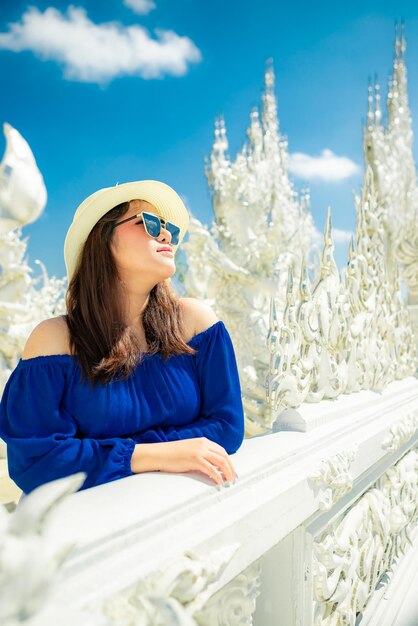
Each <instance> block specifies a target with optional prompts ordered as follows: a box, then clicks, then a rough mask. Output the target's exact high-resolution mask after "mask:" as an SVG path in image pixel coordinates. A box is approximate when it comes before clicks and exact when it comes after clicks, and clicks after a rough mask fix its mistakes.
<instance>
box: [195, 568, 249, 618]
mask: <svg viewBox="0 0 418 626" xmlns="http://www.w3.org/2000/svg"><path fill="white" fill-rule="evenodd" d="M260 577H261V563H260V560H257V561H254V562H253V563H251V564H250V565H249V566H248V567H247V568H246V569H245V570H244V571H243V572H241V573H240V574H238V576H236V577H235V578H234V579H233V580H231V582H229V583H228V584H227V585H225V586H224V587H222V589H220V590H219V591H218V592H217V593H215V594H214V595H213V596H212V597H211V598H210V600H209V601H208V602H207V603H206V604H205V606H204V607H203V609H202V610H201V611H199V612H197V613H195V614H194V617H195V620H196V622H197V624H198V625H199V626H253V623H254V621H253V617H254V612H255V609H256V601H257V597H258V595H259V594H260Z"/></svg>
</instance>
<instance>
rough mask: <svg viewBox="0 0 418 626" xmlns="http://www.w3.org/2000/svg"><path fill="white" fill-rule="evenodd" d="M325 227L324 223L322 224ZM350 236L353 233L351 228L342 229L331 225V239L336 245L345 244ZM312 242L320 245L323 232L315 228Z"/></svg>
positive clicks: (322, 240) (322, 241) (322, 239)
mask: <svg viewBox="0 0 418 626" xmlns="http://www.w3.org/2000/svg"><path fill="white" fill-rule="evenodd" d="M331 220H332V217H331ZM324 228H325V225H324ZM351 236H354V233H353V232H352V231H351V230H342V229H341V228H334V227H332V239H333V242H334V244H335V245H336V246H338V245H340V244H341V245H346V244H348V243H349V242H350V239H351ZM312 240H313V243H314V244H315V245H318V246H320V247H322V245H323V243H324V233H323V232H321V231H319V230H316V229H315V232H314V235H313V238H312Z"/></svg>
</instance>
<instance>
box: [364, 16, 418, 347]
mask: <svg viewBox="0 0 418 626" xmlns="http://www.w3.org/2000/svg"><path fill="white" fill-rule="evenodd" d="M405 50H406V42H405V35H404V28H403V25H401V27H400V28H399V29H396V34H395V59H394V64H393V74H392V77H391V79H390V81H389V88H388V96H387V118H388V119H387V125H386V127H384V126H383V124H382V112H381V106H380V86H379V84H378V83H377V82H375V84H374V85H373V86H372V85H370V86H369V96H368V100H369V105H368V115H367V127H366V128H365V133H364V153H365V159H366V162H367V163H368V164H369V165H370V167H371V168H372V169H373V172H374V174H375V180H376V190H377V194H378V198H379V202H380V203H381V205H382V207H383V208H384V209H385V214H384V222H383V224H384V227H385V231H386V236H387V241H386V248H387V249H386V255H387V261H388V267H389V270H390V272H391V273H392V274H393V273H394V272H395V269H394V268H395V265H396V264H397V263H400V272H401V275H402V277H403V278H404V280H405V281H406V284H407V286H408V303H409V305H410V312H411V315H412V316H413V320H414V326H415V334H416V335H417V336H418V184H417V173H416V166H415V160H414V155H413V131H412V118H411V111H410V107H409V102H408V83H407V73H406V65H405Z"/></svg>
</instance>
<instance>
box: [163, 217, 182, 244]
mask: <svg viewBox="0 0 418 626" xmlns="http://www.w3.org/2000/svg"><path fill="white" fill-rule="evenodd" d="M165 227H166V229H167V230H168V231H170V233H171V243H172V244H173V246H176V245H177V244H178V242H179V236H180V228H179V227H178V226H176V225H175V224H172V223H171V222H167V223H166V225H165Z"/></svg>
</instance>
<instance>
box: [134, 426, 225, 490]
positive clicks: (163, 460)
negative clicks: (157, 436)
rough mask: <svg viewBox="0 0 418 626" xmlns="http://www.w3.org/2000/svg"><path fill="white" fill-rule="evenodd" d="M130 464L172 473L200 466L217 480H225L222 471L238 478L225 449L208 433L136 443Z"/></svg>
mask: <svg viewBox="0 0 418 626" xmlns="http://www.w3.org/2000/svg"><path fill="white" fill-rule="evenodd" d="M141 460H142V463H141ZM131 464H132V471H133V472H135V473H137V472H141V471H155V470H160V471H162V472H173V473H177V472H192V471H196V470H198V471H200V472H203V473H204V474H206V475H207V476H209V478H211V479H212V480H214V481H215V483H216V484H223V482H224V481H223V477H222V474H223V476H224V477H225V479H226V480H227V481H228V482H230V481H232V480H235V478H237V475H236V472H235V469H234V466H233V465H232V461H231V459H230V458H229V455H228V453H227V452H226V450H225V449H224V448H223V447H222V446H220V445H219V444H218V443H215V442H214V441H211V440H210V439H207V438H206V437H195V438H193V439H181V440H179V441H163V442H160V443H143V444H137V445H136V446H135V452H134V454H133V457H132V463H131ZM141 466H142V467H141Z"/></svg>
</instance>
